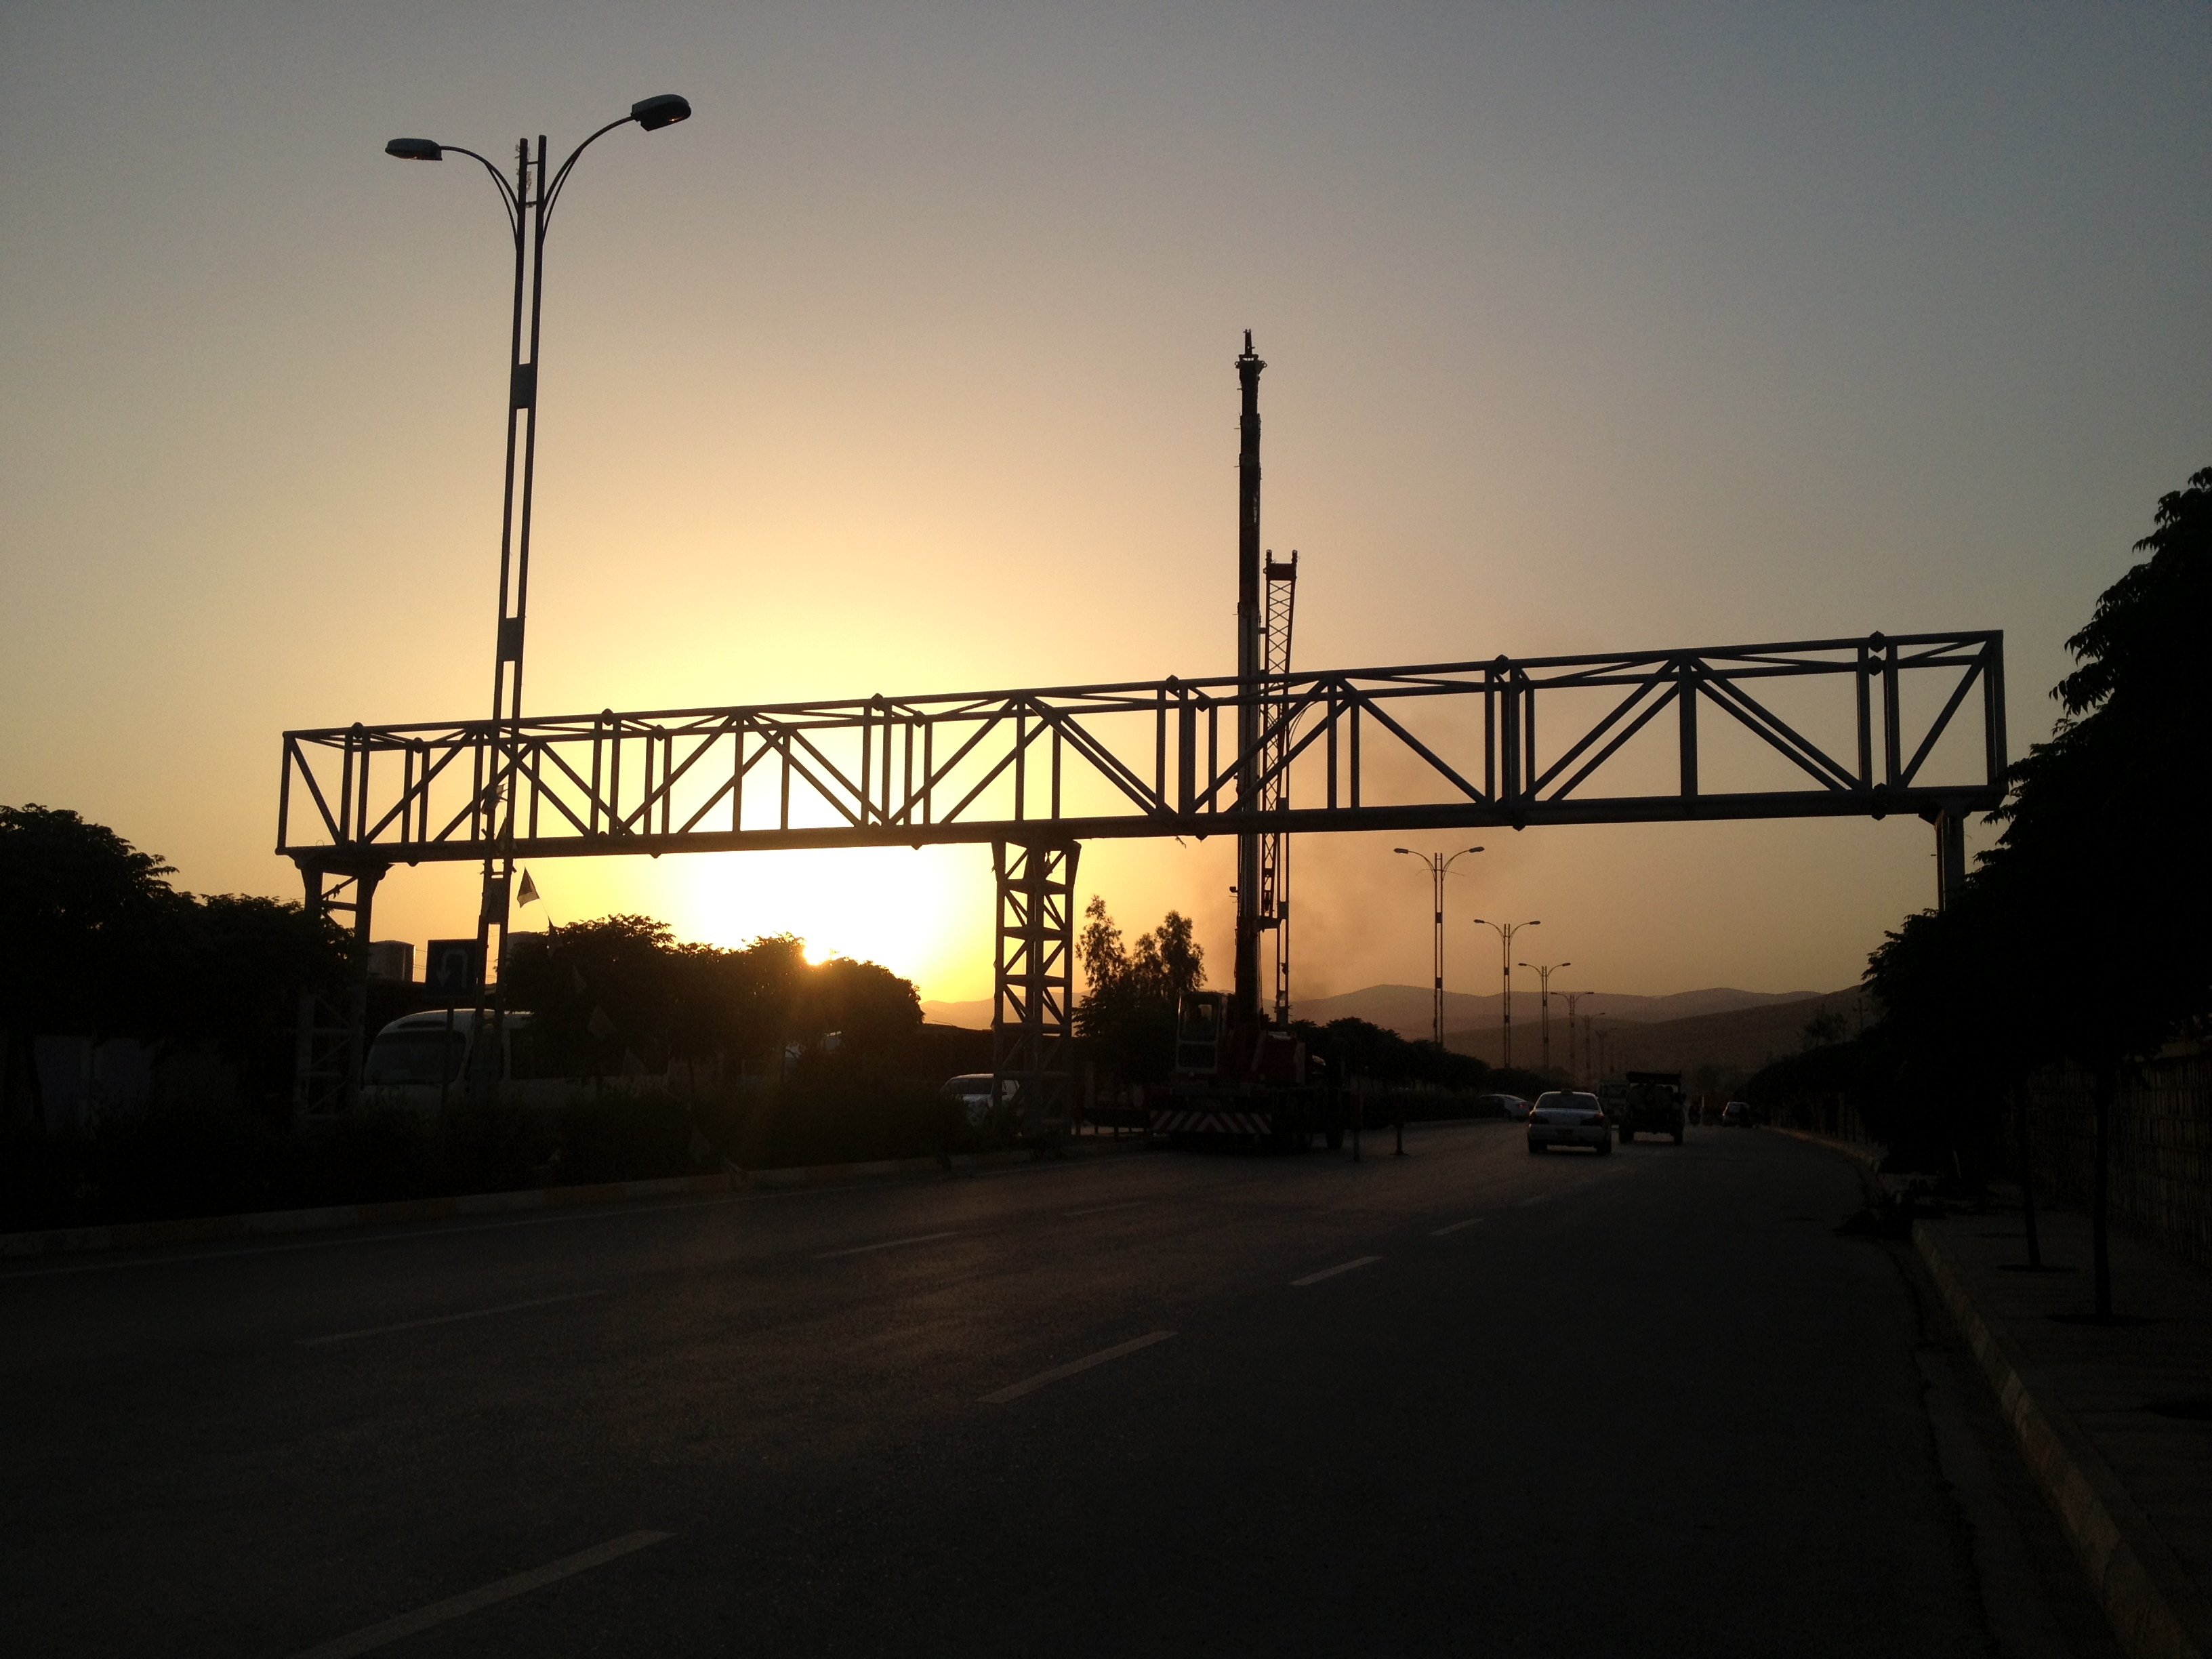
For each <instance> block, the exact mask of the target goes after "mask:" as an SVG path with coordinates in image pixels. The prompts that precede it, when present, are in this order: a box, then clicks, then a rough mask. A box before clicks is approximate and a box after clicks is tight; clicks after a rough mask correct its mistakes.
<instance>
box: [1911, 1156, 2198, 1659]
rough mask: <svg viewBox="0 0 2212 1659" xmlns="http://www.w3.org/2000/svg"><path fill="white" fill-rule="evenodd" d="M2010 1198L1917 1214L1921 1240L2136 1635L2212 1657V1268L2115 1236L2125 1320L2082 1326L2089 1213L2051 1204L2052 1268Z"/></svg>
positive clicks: (2047, 1245) (2054, 1497)
mask: <svg viewBox="0 0 2212 1659" xmlns="http://www.w3.org/2000/svg"><path fill="white" fill-rule="evenodd" d="M1996 1197H1997V1199H1998V1200H1999V1203H1998V1206H1997V1207H1995V1208H1992V1209H1990V1210H1989V1211H1987V1212H1981V1213H1973V1212H1954V1213H1952V1214H1950V1215H1949V1216H1948V1217H1946V1218H1944V1219H1942V1220H1939V1221H1919V1222H1916V1223H1915V1224H1914V1225H1913V1230H1912V1232H1913V1243H1914V1244H1915V1245H1916V1246H1917V1248H1918V1250H1919V1252H1920V1255H1921V1257H1922V1259H1923V1261H1925V1262H1926V1263H1927V1266H1928V1270H1929V1274H1930V1275H1931V1276H1932V1277H1933V1279H1935V1282H1936V1288H1937V1290H1938V1291H1940V1292H1941V1293H1942V1297H1943V1299H1944V1302H1945V1304H1947V1305H1948V1307H1949V1309H1950V1310H1951V1313H1952V1316H1953V1317H1954V1318H1955V1319H1956V1320H1957V1321H1958V1322H1959V1325H1960V1329H1961V1330H1962V1331H1963V1332H1964V1333H1965V1335H1966V1340H1967V1341H1968V1343H1969V1344H1970V1345H1971V1346H1972V1348H1973V1350H1974V1353H1975V1356H1976V1358H1978V1360H1979V1361H1980V1363H1981V1365H1982V1369H1983V1371H1984V1375H1985V1376H1987V1377H1988V1379H1989V1381H1990V1386H1991V1387H1992V1388H1994V1389H1996V1394H1997V1397H1998V1401H1999V1403H2000V1407H2001V1408H2002V1412H2003V1414H2004V1416H2005V1419H2006V1420H2007V1421H2008V1423H2009V1424H2010V1425H2011V1426H2012V1429H2013V1431H2014V1433H2015V1435H2016V1436H2017V1437H2019V1441H2020V1445H2021V1452H2022V1454H2023V1455H2024V1456H2025V1457H2026V1459H2027V1463H2028V1466H2029V1468H2031V1469H2032V1470H2033V1472H2034V1474H2035V1477H2036V1480H2038V1482H2039V1484H2040V1485H2041V1486H2042V1487H2043V1490H2044V1492H2045V1496H2046V1497H2048V1498H2050V1500H2051V1506H2052V1508H2053V1509H2054V1510H2057V1514H2058V1516H2059V1519H2060V1521H2061V1522H2062V1523H2063V1526H2064V1528H2065V1529H2066V1533H2067V1535H2068V1537H2069V1540H2070V1541H2071V1542H2072V1544H2073V1546H2074V1549H2075V1553H2076V1554H2077V1555H2078V1556H2079V1557H2080V1558H2081V1563H2082V1565H2083V1567H2084V1568H2085V1570H2086V1571H2087V1573H2088V1576H2089V1580H2090V1583H2091V1584H2092V1586H2093V1588H2094V1589H2095V1590H2096V1593H2097V1595H2098V1597H2099V1599H2100V1601H2102V1603H2103V1604H2104V1607H2105V1611H2106V1615H2107V1616H2108V1617H2109V1618H2110V1619H2111V1620H2112V1628H2113V1631H2114V1632H2115V1634H2116V1635H2118V1638H2119V1639H2120V1643H2121V1644H2122V1646H2123V1647H2124V1648H2125V1649H2126V1650H2127V1651H2128V1652H2130V1654H2133V1655H2136V1656H2139V1659H2152V1656H2156V1659H2206V1656H2208V1655H2212V1273H2206V1272H2205V1271H2204V1270H2203V1269H2202V1268H2199V1267H2193V1266H2191V1264H2189V1263H2188V1262H2185V1261H2182V1260H2180V1259H2179V1257H2177V1256H2174V1255H2172V1254H2170V1253H2168V1252H2166V1251H2165V1250H2163V1249H2159V1248H2158V1247H2157V1246H2156V1245H2154V1244H2152V1243H2148V1242H2147V1241H2145V1240H2142V1239H2140V1238H2136V1237H2129V1236H2126V1235H2123V1234H2120V1233H2118V1232H2115V1233H2114V1234H2113V1235H2112V1301H2113V1306H2114V1308H2115V1310H2116V1311H2117V1312H2118V1315H2119V1316H2120V1318H2121V1320H2122V1321H2123V1322H2119V1323H2116V1324H2113V1325H2110V1326H2098V1325H2094V1324H2091V1323H2087V1322H2083V1321H2082V1320H2081V1319H2080V1318H2079V1317H2077V1316H2086V1315H2087V1313H2088V1312H2089V1310H2091V1308H2092V1307H2093V1294H2092V1290H2091V1279H2090V1272H2089V1223H2088V1218H2087V1216H2084V1215H2080V1214H2076V1213H2072V1212H2063V1211H2062V1212H2057V1213H2050V1212H2045V1213H2043V1214H2041V1216H2040V1220H2041V1224H2042V1225H2041V1233H2042V1241H2043V1260H2044V1263H2045V1271H2043V1272H2041V1273H2033V1272H2027V1271H2024V1270H2023V1269H2024V1268H2025V1267H2026V1263H2027V1237H2026V1234H2025V1231H2023V1228H2022V1223H2021V1209H2020V1206H2019V1203H2018V1199H2017V1194H2006V1193H2003V1192H2000V1193H1998V1194H1996ZM2008 1198H2009V1199H2010V1200H2011V1201H2010V1202H2009V1203H2006V1202H2004V1201H2003V1200H2006V1199H2008Z"/></svg>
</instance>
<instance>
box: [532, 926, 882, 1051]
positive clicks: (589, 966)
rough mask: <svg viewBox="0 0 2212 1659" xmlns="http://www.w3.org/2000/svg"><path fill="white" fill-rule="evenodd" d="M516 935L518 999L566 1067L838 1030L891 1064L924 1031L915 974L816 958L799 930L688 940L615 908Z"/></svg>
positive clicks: (847, 1045) (851, 1047) (745, 1046)
mask: <svg viewBox="0 0 2212 1659" xmlns="http://www.w3.org/2000/svg"><path fill="white" fill-rule="evenodd" d="M525 940H527V941H529V942H528V943H527V944H525V943H524V941H525ZM516 945H517V948H515V949H514V950H513V951H511V952H510V955H509V959H508V969H507V972H508V982H509V1000H510V1003H511V1006H516V1007H521V1008H527V1009H530V1010H531V1011H532V1012H533V1013H534V1014H535V1016H536V1033H537V1038H538V1045H539V1064H540V1066H542V1067H544V1069H546V1070H548V1071H550V1072H553V1073H557V1074H560V1075H563V1076H573V1077H592V1076H609V1075H614V1074H617V1073H621V1072H623V1071H624V1070H626V1069H632V1068H634V1067H638V1066H641V1067H643V1068H644V1069H647V1070H650V1071H655V1072H659V1071H663V1070H665V1068H666V1066H667V1065H668V1062H669V1061H670V1060H695V1061H696V1060H711V1059H714V1057H716V1056H717V1055H719V1056H721V1057H722V1058H723V1059H724V1060H726V1061H727V1062H729V1063H731V1064H733V1065H738V1066H764V1065H766V1064H767V1063H768V1062H769V1061H770V1060H772V1059H773V1058H774V1057H775V1056H776V1055H777V1054H781V1051H782V1049H783V1048H784V1047H785V1045H786V1044H787V1043H794V1042H795V1043H798V1044H799V1045H801V1046H802V1047H810V1048H811V1047H815V1046H818V1045H819V1044H820V1043H821V1042H822V1041H823V1038H824V1037H826V1036H828V1034H829V1033H830V1032H832V1031H835V1032H836V1033H837V1034H838V1036H839V1040H840V1045H841V1051H842V1052H847V1053H849V1054H852V1055H853V1056H854V1057H855V1058H857V1059H861V1060H868V1061H882V1062H885V1063H889V1062H893V1061H896V1060H900V1059H902V1058H903V1057H904V1055H905V1054H906V1052H907V1050H908V1048H911V1046H912V1045H913V1042H914V1041H915V1036H916V1034H917V1033H918V1032H919V1031H920V1030H921V998H920V994H918V993H917V992H916V991H915V987H914V985H913V983H912V981H908V980H905V979H902V978H901V977H900V976H899V975H896V974H894V973H892V972H891V971H890V969H887V968H883V967H879V966H878V965H877V964H876V963H872V962H854V961H851V960H849V959H848V958H845V957H837V958H835V959H833V960H831V961H829V962H824V963H819V964H811V963H808V962H807V960H806V947H805V941H804V940H801V939H795V938H793V936H791V935H790V934H787V933H779V934H772V935H769V936H767V937H765V938H762V939H755V940H754V941H753V942H752V943H751V944H750V945H746V946H744V948H743V949H741V950H734V951H732V950H722V949H719V948H717V947H715V946H714V945H688V944H682V943H679V942H678V940H677V939H676V938H675V936H674V934H673V933H671V931H670V929H669V927H668V925H667V924H666V923H665V922H662V921H655V920H654V919H653V918H652V917H650V916H639V915H613V916H602V917H600V918H599V920H597V921H583V922H575V923H572V924H569V925H568V926H566V927H553V928H550V929H548V930H547V931H546V932H545V933H542V934H526V935H522V936H520V937H519V938H518V939H517V941H516Z"/></svg>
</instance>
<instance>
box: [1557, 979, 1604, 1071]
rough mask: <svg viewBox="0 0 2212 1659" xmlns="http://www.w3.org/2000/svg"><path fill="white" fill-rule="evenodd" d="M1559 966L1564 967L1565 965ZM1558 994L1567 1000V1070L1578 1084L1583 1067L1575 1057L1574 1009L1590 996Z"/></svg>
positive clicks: (1581, 992) (1583, 993)
mask: <svg viewBox="0 0 2212 1659" xmlns="http://www.w3.org/2000/svg"><path fill="white" fill-rule="evenodd" d="M1560 965H1561V966H1562V967H1564V966H1565V963H1561V964H1560ZM1559 994H1560V995H1561V996H1563V997H1565V999H1566V1000H1567V1070H1568V1071H1570V1072H1571V1073H1574V1080H1575V1081H1576V1082H1577V1083H1580V1082H1581V1081H1582V1080H1583V1066H1582V1063H1581V1062H1580V1061H1579V1060H1577V1059H1576V1057H1575V1054H1576V1050H1575V1008H1576V1006H1577V1004H1579V1003H1580V1002H1581V1001H1582V1000H1583V998H1584V997H1586V996H1588V995H1589V992H1588V991H1562V992H1560V993H1559ZM1591 1018H1596V1016H1595V1015H1592V1016H1591Z"/></svg>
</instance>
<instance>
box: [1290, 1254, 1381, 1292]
mask: <svg viewBox="0 0 2212 1659" xmlns="http://www.w3.org/2000/svg"><path fill="white" fill-rule="evenodd" d="M1382 1259H1383V1258H1382V1257H1381V1256H1379V1255H1363V1256H1360V1257H1358V1259H1357V1260H1355V1261H1340V1262H1338V1263H1337V1264H1336V1266H1334V1267H1323V1268H1322V1270H1321V1271H1320V1272H1319V1273H1308V1274H1307V1275H1306V1276H1305V1277H1304V1279H1292V1280H1291V1289H1292V1290H1294V1291H1296V1290H1302V1289H1304V1287H1305V1286H1306V1285H1318V1284H1320V1283H1321V1282H1322V1279H1334V1278H1335V1277H1336V1276H1337V1275H1338V1274H1339V1273H1350V1272H1351V1271H1352V1269H1353V1268H1354V1267H1371V1266H1373V1265H1374V1264H1375V1263H1376V1262H1377V1261H1381V1260H1382Z"/></svg>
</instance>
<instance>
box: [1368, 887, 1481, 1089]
mask: <svg viewBox="0 0 2212 1659" xmlns="http://www.w3.org/2000/svg"><path fill="white" fill-rule="evenodd" d="M1390 850H1391V851H1392V852H1394V853H1395V854H1399V855H1400V856H1401V857H1402V858H1409V859H1419V860H1420V861H1421V862H1422V863H1423V864H1424V865H1425V866H1427V868H1428V872H1429V878H1430V881H1431V884H1432V885H1433V886H1434V887H1435V889H1436V900H1437V939H1436V964H1435V966H1436V988H1435V995H1436V1013H1435V1032H1436V1044H1437V1053H1438V1054H1442V1053H1443V1047H1444V878H1445V877H1446V876H1448V875H1449V874H1450V873H1451V867H1452V866H1453V865H1455V863H1457V862H1458V861H1459V860H1462V859H1463V858H1465V857H1466V856H1467V855H1468V854H1469V853H1480V851H1481V850H1482V848H1480V847H1462V848H1460V850H1459V851H1458V852H1456V853H1416V852H1414V851H1413V849H1412V848H1407V847H1394V848H1391V849H1390Z"/></svg>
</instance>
